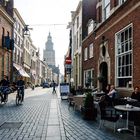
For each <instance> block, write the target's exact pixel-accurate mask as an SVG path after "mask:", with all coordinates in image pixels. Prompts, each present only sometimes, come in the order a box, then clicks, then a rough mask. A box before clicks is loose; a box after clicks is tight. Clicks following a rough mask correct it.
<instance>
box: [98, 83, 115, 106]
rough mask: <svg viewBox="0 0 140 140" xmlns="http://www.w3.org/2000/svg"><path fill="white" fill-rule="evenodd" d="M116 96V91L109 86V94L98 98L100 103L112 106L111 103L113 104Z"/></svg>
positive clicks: (113, 87) (112, 86)
mask: <svg viewBox="0 0 140 140" xmlns="http://www.w3.org/2000/svg"><path fill="white" fill-rule="evenodd" d="M116 96H117V91H116V89H115V86H114V85H111V86H110V90H109V92H108V93H107V94H106V95H103V96H101V98H100V103H101V104H102V103H106V104H108V105H109V106H110V105H111V106H112V105H113V102H114V99H115V98H116Z"/></svg>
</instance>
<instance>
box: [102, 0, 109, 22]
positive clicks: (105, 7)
mask: <svg viewBox="0 0 140 140" xmlns="http://www.w3.org/2000/svg"><path fill="white" fill-rule="evenodd" d="M103 16H104V17H103V20H106V19H107V18H108V17H109V16H110V0H103Z"/></svg>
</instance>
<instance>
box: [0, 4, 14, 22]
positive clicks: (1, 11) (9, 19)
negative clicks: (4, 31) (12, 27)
mask: <svg viewBox="0 0 140 140" xmlns="http://www.w3.org/2000/svg"><path fill="white" fill-rule="evenodd" d="M0 13H1V14H2V16H4V17H5V19H6V20H7V21H8V22H9V23H11V24H14V19H13V18H12V17H11V16H10V15H9V14H8V13H7V12H6V11H5V10H4V8H3V7H2V6H1V5H0Z"/></svg>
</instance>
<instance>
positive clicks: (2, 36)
mask: <svg viewBox="0 0 140 140" xmlns="http://www.w3.org/2000/svg"><path fill="white" fill-rule="evenodd" d="M12 8H13V0H11V1H9V2H6V1H3V0H0V80H1V79H2V78H3V76H4V75H7V76H8V78H9V79H10V80H11V79H12V70H13V66H12V53H13V49H14V42H13V39H12V38H13V24H14V20H13V18H12V14H13V11H12Z"/></svg>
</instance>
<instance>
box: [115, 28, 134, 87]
mask: <svg viewBox="0 0 140 140" xmlns="http://www.w3.org/2000/svg"><path fill="white" fill-rule="evenodd" d="M116 45H117V54H116V60H117V84H118V86H119V87H128V86H129V83H131V81H132V27H131V26H129V27H127V28H125V29H124V30H123V31H121V32H119V33H117V34H116Z"/></svg>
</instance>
